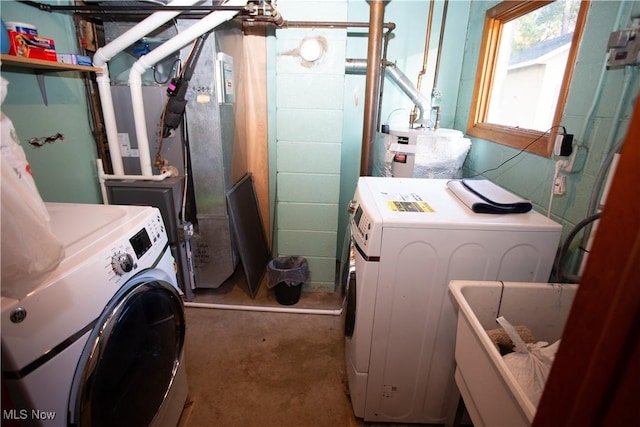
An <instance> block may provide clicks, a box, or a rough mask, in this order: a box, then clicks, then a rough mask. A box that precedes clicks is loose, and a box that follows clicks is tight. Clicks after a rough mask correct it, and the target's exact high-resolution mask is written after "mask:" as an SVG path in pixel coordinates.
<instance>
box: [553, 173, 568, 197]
mask: <svg viewBox="0 0 640 427" xmlns="http://www.w3.org/2000/svg"><path fill="white" fill-rule="evenodd" d="M566 187H567V177H566V176H558V177H556V179H555V181H554V182H553V194H555V195H558V196H560V195H562V194H564V192H565V190H566Z"/></svg>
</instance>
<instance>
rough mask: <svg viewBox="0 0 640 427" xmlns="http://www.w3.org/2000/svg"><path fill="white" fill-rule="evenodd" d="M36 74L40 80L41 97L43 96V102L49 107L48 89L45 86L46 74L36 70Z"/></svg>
mask: <svg viewBox="0 0 640 427" xmlns="http://www.w3.org/2000/svg"><path fill="white" fill-rule="evenodd" d="M34 71H35V74H36V79H37V80H38V89H40V95H42V101H43V102H44V105H45V106H49V101H48V100H47V89H46V87H45V85H44V75H45V73H44V72H43V71H42V70H34Z"/></svg>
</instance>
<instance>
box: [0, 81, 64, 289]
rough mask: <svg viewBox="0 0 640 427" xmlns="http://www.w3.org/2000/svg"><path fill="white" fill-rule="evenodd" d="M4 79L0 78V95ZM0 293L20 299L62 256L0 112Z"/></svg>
mask: <svg viewBox="0 0 640 427" xmlns="http://www.w3.org/2000/svg"><path fill="white" fill-rule="evenodd" d="M6 86H7V82H6V80H5V79H2V99H3V100H4V95H5V94H6ZM0 131H1V139H0V158H1V162H2V163H1V167H2V171H1V172H2V175H1V176H2V178H1V181H0V188H1V195H0V200H1V224H0V226H1V229H2V248H1V251H2V252H1V253H2V268H1V270H2V274H1V283H2V296H6V297H10V298H16V299H21V298H22V297H24V296H25V295H26V294H28V293H29V292H31V290H33V289H34V288H35V287H37V286H38V284H39V283H40V281H41V280H42V279H44V277H46V275H47V274H49V273H50V272H51V271H53V270H54V269H55V268H56V267H57V266H58V264H60V262H61V261H62V259H63V258H64V246H63V245H62V243H61V242H60V241H59V239H58V238H57V237H56V236H55V235H54V234H53V232H52V231H51V226H50V224H49V221H50V217H49V213H48V212H47V208H46V206H45V204H44V202H43V201H42V198H41V197H40V193H39V192H38V188H37V187H36V184H35V182H34V180H33V177H32V176H31V168H30V167H29V163H28V162H27V157H26V155H25V153H24V150H23V149H22V147H21V146H20V144H19V143H18V138H17V136H16V131H15V129H14V127H13V123H12V122H11V120H10V119H9V118H8V117H7V116H5V115H4V114H2V113H1V112H0Z"/></svg>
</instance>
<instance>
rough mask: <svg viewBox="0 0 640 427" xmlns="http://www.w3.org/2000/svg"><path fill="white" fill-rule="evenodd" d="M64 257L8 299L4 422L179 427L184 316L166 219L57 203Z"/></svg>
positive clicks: (153, 212)
mask: <svg viewBox="0 0 640 427" xmlns="http://www.w3.org/2000/svg"><path fill="white" fill-rule="evenodd" d="M47 210H48V211H49V214H50V216H51V227H52V231H53V232H54V234H55V235H56V236H57V237H58V238H59V239H60V240H61V241H62V243H63V244H64V247H65V258H64V259H63V261H62V262H61V263H60V265H59V266H58V267H57V269H56V270H55V271H53V272H52V273H51V274H50V275H49V276H48V277H47V278H46V279H45V280H44V281H43V282H42V283H41V284H39V285H38V286H37V287H36V288H35V289H34V290H33V291H31V292H30V293H28V294H27V295H26V296H25V297H24V298H22V299H21V300H16V299H12V298H5V297H3V298H2V318H1V320H2V325H1V327H2V381H3V392H4V391H5V390H6V391H7V396H4V397H3V408H2V416H3V420H4V421H7V420H12V421H15V422H17V423H19V425H45V426H92V427H96V426H136V427H138V426H148V425H155V426H175V425H177V424H178V421H179V419H180V415H181V413H182V409H183V407H184V403H185V401H186V399H187V392H188V390H187V379H186V371H185V367H184V363H183V344H184V337H185V318H184V307H183V302H182V298H181V295H180V292H179V288H178V285H177V280H176V274H175V269H174V262H173V259H172V257H171V253H170V251H169V245H168V240H167V234H166V231H165V226H164V223H163V220H162V217H161V215H160V211H159V210H158V209H156V208H152V207H141V206H111V205H109V206H107V205H90V204H66V203H49V204H47Z"/></svg>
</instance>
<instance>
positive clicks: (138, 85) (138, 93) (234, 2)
mask: <svg viewBox="0 0 640 427" xmlns="http://www.w3.org/2000/svg"><path fill="white" fill-rule="evenodd" d="M246 4H247V1H246V0H229V1H227V2H226V3H225V4H224V6H244V5H246ZM237 14H238V11H228V10H224V11H216V12H213V13H210V14H209V15H207V16H205V17H204V18H202V19H201V20H199V21H198V22H197V23H196V24H194V25H192V26H191V27H189V28H187V29H186V30H184V31H182V32H181V33H179V34H178V35H176V36H175V37H173V38H171V39H169V40H168V41H166V42H164V43H163V44H161V45H160V46H158V47H157V48H155V49H153V50H152V51H151V52H149V53H148V54H146V55H144V56H141V57H140V59H138V60H137V61H136V62H135V63H134V64H133V66H132V67H131V71H129V88H130V90H131V104H132V106H133V120H134V123H135V128H136V139H137V141H138V152H139V155H140V169H141V171H142V175H144V176H152V175H153V171H152V169H151V156H150V152H149V136H148V135H147V124H146V122H145V116H144V102H143V97H142V74H143V73H144V72H145V71H146V70H147V69H149V68H151V67H152V66H154V65H155V64H156V63H157V62H158V61H161V60H162V59H164V58H166V57H167V56H169V55H170V54H172V53H173V52H175V51H177V50H179V49H182V48H183V47H185V46H186V45H187V44H189V43H190V42H192V41H193V40H195V39H197V38H198V37H200V36H201V35H203V34H204V33H206V32H208V31H211V30H212V29H214V28H215V27H217V26H218V25H220V24H222V23H223V22H226V21H228V20H230V19H231V18H233V17H234V16H235V15H237Z"/></svg>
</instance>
